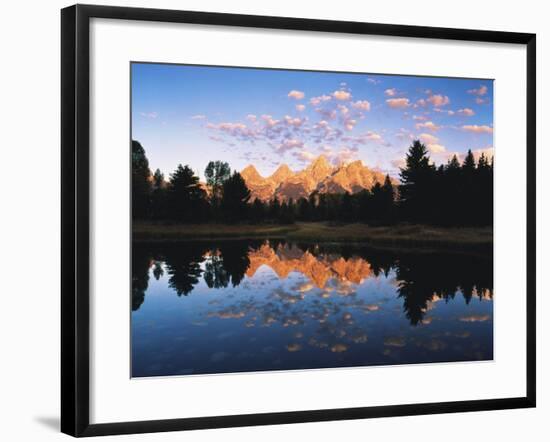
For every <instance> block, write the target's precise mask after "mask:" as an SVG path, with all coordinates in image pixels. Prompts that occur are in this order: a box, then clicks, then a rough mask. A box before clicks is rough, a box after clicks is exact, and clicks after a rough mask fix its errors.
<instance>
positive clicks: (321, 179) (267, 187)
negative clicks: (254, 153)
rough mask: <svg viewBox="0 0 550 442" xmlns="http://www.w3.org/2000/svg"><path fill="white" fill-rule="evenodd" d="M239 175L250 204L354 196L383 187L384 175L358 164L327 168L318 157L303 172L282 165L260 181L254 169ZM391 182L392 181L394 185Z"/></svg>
mask: <svg viewBox="0 0 550 442" xmlns="http://www.w3.org/2000/svg"><path fill="white" fill-rule="evenodd" d="M241 175H242V177H243V178H244V180H245V183H246V185H247V186H248V188H249V189H250V192H251V200H255V199H260V200H262V201H268V200H271V199H273V198H275V197H277V198H278V199H279V200H280V201H287V200H289V199H290V198H292V199H293V200H295V201H296V200H297V199H299V198H308V197H309V196H310V195H311V194H312V193H313V192H315V191H316V192H319V193H345V192H349V193H357V192H360V191H361V190H365V189H367V190H370V189H372V187H373V186H374V185H375V184H376V183H379V184H383V183H384V179H385V175H384V174H383V173H381V172H379V171H377V170H374V169H370V168H369V167H367V166H365V165H364V164H363V162H362V161H361V160H357V161H353V162H349V163H341V164H340V165H338V166H333V165H332V164H330V162H329V161H328V159H327V158H326V157H325V156H324V155H320V156H319V157H317V158H316V159H314V160H312V161H311V163H310V164H309V165H308V166H307V167H306V168H304V169H302V170H299V171H296V172H293V171H292V170H290V168H289V167H288V166H287V165H286V164H282V165H281V166H279V167H278V168H277V169H276V170H275V172H273V174H272V175H270V176H268V177H265V178H264V177H262V176H261V175H260V173H259V172H258V171H257V170H256V168H255V167H254V165H252V164H251V165H248V166H247V167H245V168H244V169H243V170H242V171H241ZM394 182H395V181H394Z"/></svg>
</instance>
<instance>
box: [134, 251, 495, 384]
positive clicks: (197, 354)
mask: <svg viewBox="0 0 550 442" xmlns="http://www.w3.org/2000/svg"><path fill="white" fill-rule="evenodd" d="M132 254H133V258H132V300H131V304H132V305H131V309H132V316H131V346H132V370H131V371H132V376H133V377H147V376H170V375H190V374H207V373H231V372H251V371H265V370H293V369H314V368H335V367H357V366H372V365H396V364H413V363H435V362H455V361H479V360H491V359H492V358H493V259H492V253H490V252H479V251H477V252H471V253H465V252H461V253H449V252H443V251H441V252H436V251H430V252H424V253H410V252H399V251H381V250H374V249H372V248H368V247H363V246H359V245H337V244H328V245H327V244H315V243H290V242H283V241H225V242H224V241H221V242H193V241H188V242H181V243H176V244H163V243H160V244H155V243H147V244H144V243H135V244H134V247H133V252H132Z"/></svg>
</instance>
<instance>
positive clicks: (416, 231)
mask: <svg viewBox="0 0 550 442" xmlns="http://www.w3.org/2000/svg"><path fill="white" fill-rule="evenodd" d="M262 238H265V239H285V240H289V241H315V242H354V243H362V244H370V245H372V246H377V247H390V248H401V247H403V248H410V247H415V248H416V247H419V248H451V249H465V248H466V249H470V248H476V249H477V248H482V249H487V248H492V245H493V229H492V228H491V227H434V226H425V225H396V226H368V225H366V224H332V223H324V222H307V223H305V222H300V223H296V224H291V225H276V224H236V225H229V224H164V223H150V222H135V223H134V224H133V240H134V241H138V242H142V241H145V242H149V241H155V242H156V241H190V240H214V239H215V240H242V239H262Z"/></svg>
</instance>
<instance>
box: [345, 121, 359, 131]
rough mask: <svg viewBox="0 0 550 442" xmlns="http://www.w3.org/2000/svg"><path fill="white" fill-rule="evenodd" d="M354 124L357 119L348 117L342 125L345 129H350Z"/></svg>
mask: <svg viewBox="0 0 550 442" xmlns="http://www.w3.org/2000/svg"><path fill="white" fill-rule="evenodd" d="M356 124H357V120H352V119H350V120H346V121H345V122H344V127H345V128H346V130H352V129H353V128H354V127H355V125H356Z"/></svg>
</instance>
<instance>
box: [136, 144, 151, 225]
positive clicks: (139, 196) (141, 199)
mask: <svg viewBox="0 0 550 442" xmlns="http://www.w3.org/2000/svg"><path fill="white" fill-rule="evenodd" d="M150 179H151V171H150V170H149V161H148V160H147V156H146V155H145V149H144V148H143V147H142V145H141V144H140V143H139V141H135V140H132V216H133V217H134V218H145V217H147V216H148V214H149V209H150V198H151V181H150Z"/></svg>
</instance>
